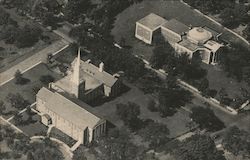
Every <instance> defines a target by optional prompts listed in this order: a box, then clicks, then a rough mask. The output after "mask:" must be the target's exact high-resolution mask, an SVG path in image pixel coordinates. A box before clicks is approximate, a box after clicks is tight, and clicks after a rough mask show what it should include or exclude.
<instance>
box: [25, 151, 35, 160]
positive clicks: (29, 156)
mask: <svg viewBox="0 0 250 160" xmlns="http://www.w3.org/2000/svg"><path fill="white" fill-rule="evenodd" d="M27 160H35V159H34V156H33V154H32V153H31V152H28V153H27Z"/></svg>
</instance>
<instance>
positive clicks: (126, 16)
mask: <svg viewBox="0 0 250 160" xmlns="http://www.w3.org/2000/svg"><path fill="white" fill-rule="evenodd" d="M156 1H157V2H156ZM149 13H156V14H158V15H160V16H162V17H164V18H166V19H167V20H169V19H172V18H175V19H177V20H179V21H181V22H183V23H184V24H186V25H190V24H192V25H193V26H208V27H210V28H213V29H215V30H217V31H218V32H223V35H222V36H223V38H225V39H228V40H229V41H230V42H240V43H242V40H240V39H239V38H238V37H236V36H235V35H233V34H232V33H230V32H228V31H226V30H224V29H223V28H222V27H221V26H219V25H217V24H215V23H214V22H212V21H210V20H208V19H207V18H205V17H204V16H201V15H200V14H198V13H196V12H195V11H193V10H192V9H191V8H189V7H187V6H186V5H184V4H183V3H181V2H180V1H177V0H175V1H174V0H172V1H170V0H169V1H166V0H165V1H164V0H155V1H152V0H144V1H142V2H141V3H138V4H134V5H132V6H130V7H129V8H127V9H126V10H124V11H123V12H122V13H120V14H118V15H117V16H116V21H115V23H114V28H113V29H112V32H111V34H112V35H113V36H114V38H115V40H116V41H117V42H119V41H120V39H121V37H124V38H125V40H126V43H127V45H129V46H131V47H132V52H133V53H134V54H137V55H142V56H143V57H144V58H145V59H146V60H148V59H149V58H150V56H151V55H152V47H151V46H149V45H146V44H144V43H143V42H141V41H139V40H136V39H135V37H134V33H135V23H136V21H138V20H140V19H141V18H143V17H145V16H146V15H148V14H149Z"/></svg>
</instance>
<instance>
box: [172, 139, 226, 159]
mask: <svg viewBox="0 0 250 160" xmlns="http://www.w3.org/2000/svg"><path fill="white" fill-rule="evenodd" d="M173 156H174V157H175V158H176V159H178V160H226V159H225V157H224V156H223V152H222V151H218V150H217V149H216V146H215V144H214V141H213V140H212V139H211V138H210V137H209V136H206V135H193V136H192V137H190V138H187V139H186V140H184V141H182V142H180V143H179V145H178V147H177V148H176V149H174V151H173Z"/></svg>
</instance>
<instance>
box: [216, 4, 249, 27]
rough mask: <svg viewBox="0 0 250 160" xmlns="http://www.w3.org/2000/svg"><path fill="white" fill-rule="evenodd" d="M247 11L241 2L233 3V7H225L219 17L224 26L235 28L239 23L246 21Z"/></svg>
mask: <svg viewBox="0 0 250 160" xmlns="http://www.w3.org/2000/svg"><path fill="white" fill-rule="evenodd" d="M247 12H248V10H247V8H246V6H244V5H242V4H240V5H235V6H234V7H233V8H225V9H224V10H223V11H222V12H221V14H220V18H221V19H222V23H223V25H225V26H226V27H230V28H236V27H238V26H239V24H240V23H245V22H248V21H247V19H248V18H249V16H248V14H247Z"/></svg>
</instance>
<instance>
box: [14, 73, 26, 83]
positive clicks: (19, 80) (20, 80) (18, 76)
mask: <svg viewBox="0 0 250 160" xmlns="http://www.w3.org/2000/svg"><path fill="white" fill-rule="evenodd" d="M14 77H15V80H16V84H23V82H24V78H23V74H22V73H21V71H20V70H17V71H16V73H15V75H14Z"/></svg>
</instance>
